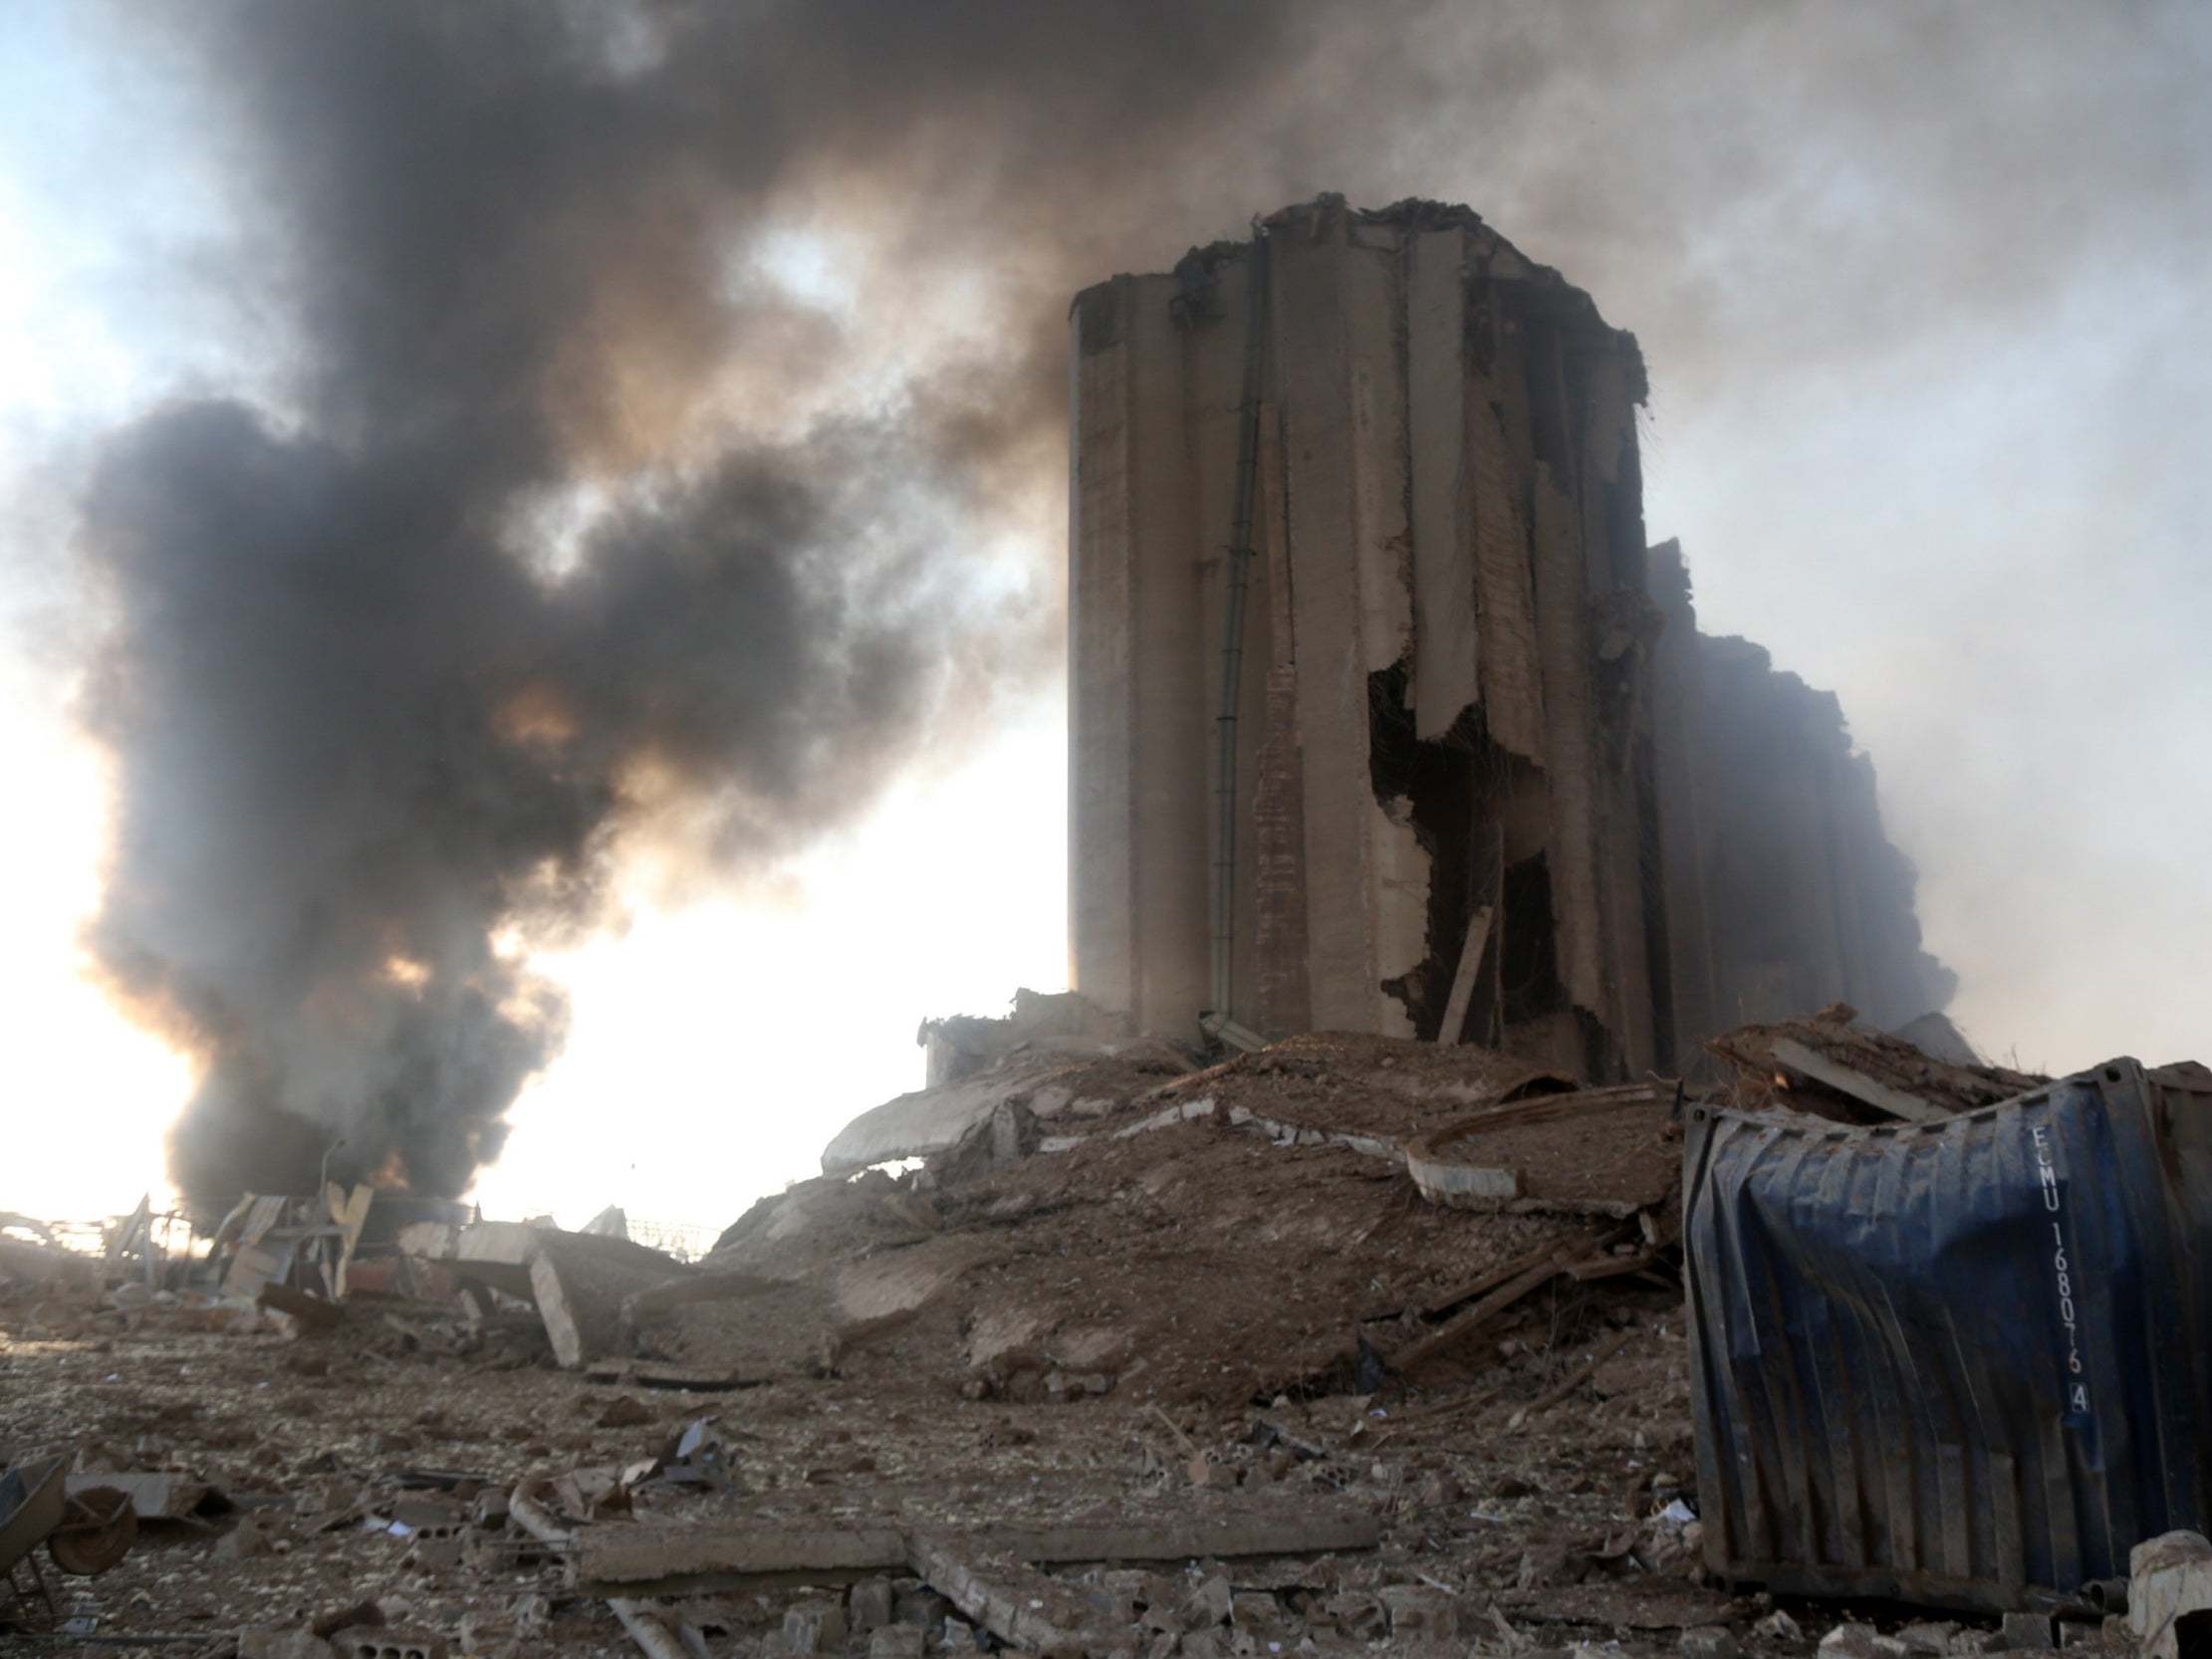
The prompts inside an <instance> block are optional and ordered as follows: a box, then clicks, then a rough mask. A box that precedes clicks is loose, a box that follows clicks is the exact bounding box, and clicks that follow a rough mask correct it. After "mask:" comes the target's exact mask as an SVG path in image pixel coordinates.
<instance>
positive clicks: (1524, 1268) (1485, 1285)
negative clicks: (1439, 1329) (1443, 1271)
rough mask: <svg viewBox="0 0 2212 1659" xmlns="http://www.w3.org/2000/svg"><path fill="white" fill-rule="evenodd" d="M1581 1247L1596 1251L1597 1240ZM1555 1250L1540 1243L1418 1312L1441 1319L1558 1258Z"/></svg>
mask: <svg viewBox="0 0 2212 1659" xmlns="http://www.w3.org/2000/svg"><path fill="white" fill-rule="evenodd" d="M1581 1248H1582V1249H1584V1250H1586V1251H1588V1250H1594V1249H1596V1248H1598V1241H1597V1240H1595V1239H1585V1240H1584V1241H1583V1243H1582V1246H1581ZM1559 1251H1560V1247H1559V1246H1558V1245H1557V1244H1556V1243H1545V1244H1540V1245H1538V1246H1537V1247H1536V1248H1535V1249H1534V1250H1532V1251H1529V1252H1528V1253H1527V1254H1526V1255H1522V1256H1516V1257H1514V1258H1513V1260H1512V1261H1510V1262H1502V1263H1500V1264H1499V1265H1498V1266H1497V1267H1495V1268H1492V1269H1491V1270H1490V1271H1489V1272H1488V1273H1484V1274H1480V1275H1478V1276H1477V1277H1475V1278H1473V1279H1470V1280H1468V1281H1467V1282H1466V1283H1465V1284H1463V1285H1460V1286H1458V1287H1456V1288H1455V1289H1453V1290H1450V1291H1447V1292H1446V1293H1445V1294H1444V1295H1443V1296H1441V1297H1438V1298H1437V1299H1436V1300H1435V1301H1434V1302H1432V1303H1429V1304H1428V1306H1427V1307H1425V1308H1424V1309H1422V1311H1423V1312H1424V1313H1425V1314H1426V1315H1427V1316H1428V1317H1429V1318H1432V1319H1436V1318H1441V1317H1443V1316H1444V1315H1445V1314H1446V1313H1449V1312H1450V1311H1451V1310H1452V1309H1453V1308H1455V1307H1459V1306H1463V1305H1464V1304H1465V1303H1470V1302H1473V1301H1474V1300H1475V1298H1477V1297H1485V1296H1488V1295H1489V1294H1490V1293H1491V1292H1492V1291H1495V1290H1496V1289H1497V1288H1498V1287H1499V1286H1501V1285H1503V1284H1505V1283H1506V1281H1507V1280H1509V1279H1518V1278H1520V1276H1521V1275H1523V1274H1525V1273H1527V1272H1528V1271H1529V1270H1530V1269H1531V1268H1533V1267H1536V1266H1538V1265H1539V1264H1540V1263H1544V1262H1549V1261H1552V1260H1554V1259H1555V1258H1557V1257H1558V1255H1559Z"/></svg>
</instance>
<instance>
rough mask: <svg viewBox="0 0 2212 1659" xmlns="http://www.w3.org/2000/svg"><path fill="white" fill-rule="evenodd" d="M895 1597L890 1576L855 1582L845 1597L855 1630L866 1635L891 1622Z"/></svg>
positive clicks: (847, 1610)
mask: <svg viewBox="0 0 2212 1659" xmlns="http://www.w3.org/2000/svg"><path fill="white" fill-rule="evenodd" d="M894 1599H895V1598H894V1596H893V1594H892V1591H891V1581H890V1580H889V1579H888V1578H862V1579H861V1580H860V1582H859V1583H858V1584H855V1585H854V1586H853V1588H852V1590H851V1591H850V1592H849V1593H848V1594H847V1596H846V1598H845V1607H846V1615H847V1617H848V1618H849V1619H850V1620H851V1622H852V1627H853V1630H854V1632H855V1633H856V1634H858V1635H863V1636H864V1635H866V1634H867V1633H868V1632H869V1631H870V1630H879V1629H881V1628H882V1627H883V1626H884V1625H886V1624H889V1623H890V1622H891V1617H892V1612H891V1609H892V1605H893V1602H894Z"/></svg>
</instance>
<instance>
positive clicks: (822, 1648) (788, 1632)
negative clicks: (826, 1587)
mask: <svg viewBox="0 0 2212 1659" xmlns="http://www.w3.org/2000/svg"><path fill="white" fill-rule="evenodd" d="M845 1633H846V1626H845V1608H844V1606H843V1604H842V1603H840V1602H836V1601H828V1600H820V1601H802V1602H800V1603H799V1604H798V1605H797V1606H795V1607H792V1608H790V1609H789V1610H787V1611H786V1612H785V1614H784V1651H785V1652H786V1653H796V1654H807V1653H833V1652H835V1651H837V1650H838V1649H839V1648H842V1647H843V1646H844V1645H845Z"/></svg>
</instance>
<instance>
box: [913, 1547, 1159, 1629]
mask: <svg viewBox="0 0 2212 1659" xmlns="http://www.w3.org/2000/svg"><path fill="white" fill-rule="evenodd" d="M912 1560H913V1567H914V1571H915V1572H917V1573H918V1574H920V1575H921V1577H922V1579H923V1580H924V1581H926V1582H927V1583H928V1584H929V1585H930V1586H931V1587H932V1588H934V1589H936V1590H938V1591H939V1592H941V1593H942V1594H943V1595H945V1596H946V1597H947V1598H948V1599H949V1600H950V1601H951V1602H952V1604H953V1605H954V1606H955V1607H957V1608H959V1609H960V1611H961V1612H962V1613H964V1614H966V1615H967V1616H968V1618H969V1619H971V1620H973V1621H974V1622H975V1623H977V1624H979V1625H981V1626H982V1627H983V1628H984V1629H986V1630H988V1631H990V1632H991V1634H992V1635H994V1636H996V1637H998V1639H999V1640H1000V1641H1002V1642H1005V1643H1006V1644H1007V1645H1008V1646H1010V1647H1013V1648H1016V1649H1019V1650H1022V1651H1026V1652H1038V1653H1055V1652H1059V1653H1104V1652H1106V1651H1107V1650H1108V1649H1109V1648H1111V1647H1112V1646H1113V1645H1114V1642H1115V1639H1116V1638H1117V1637H1119V1636H1120V1634H1121V1632H1120V1631H1118V1630H1115V1629H1110V1628H1107V1627H1106V1625H1105V1623H1104V1621H1103V1620H1102V1618H1101V1617H1100V1614H1099V1611H1098V1609H1097V1608H1095V1607H1094V1606H1092V1605H1091V1603H1090V1602H1088V1601H1087V1600H1086V1599H1085V1598H1084V1597H1083V1596H1081V1595H1079V1594H1078V1593H1077V1592H1076V1591H1074V1590H1072V1589H1070V1588H1069V1587H1068V1586H1067V1585H1066V1584H1063V1583H1062V1582H1061V1581H1060V1580H1059V1579H1057V1578H1053V1577H1050V1576H1048V1575H1047V1574H1045V1573H1042V1572H1040V1571H1038V1570H1037V1569H1036V1568H1035V1567H1034V1566H1028V1565H1025V1564H1024V1563H1022V1562H1021V1561H1018V1560H1015V1559H1013V1558H1012V1557H1010V1556H1006V1555H991V1554H977V1553H972V1552H970V1551H967V1550H964V1549H962V1548H961V1547H960V1546H959V1545H958V1544H956V1543H954V1542H952V1541H951V1540H946V1539H943V1538H932V1537H928V1536H926V1535H922V1536H917V1537H916V1538H915V1539H914V1540H913V1543H912Z"/></svg>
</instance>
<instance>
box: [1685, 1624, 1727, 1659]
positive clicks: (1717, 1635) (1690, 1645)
mask: <svg viewBox="0 0 2212 1659" xmlns="http://www.w3.org/2000/svg"><path fill="white" fill-rule="evenodd" d="M1678 1646H1679V1647H1680V1650H1681V1654H1682V1659H1737V1655H1738V1654H1740V1653H1741V1652H1742V1651H1743V1650H1742V1649H1741V1648H1740V1647H1738V1646H1737V1645H1736V1638H1735V1637H1734V1636H1733V1635H1732V1634H1731V1633H1729V1632H1728V1631H1726V1630H1724V1629H1722V1628H1721V1627H1720V1626H1719V1625H1717V1624H1701V1625H1699V1626H1697V1627H1696V1628H1695V1629H1694V1630H1685V1631H1683V1632H1682V1639H1681V1641H1680V1643H1679V1644H1678Z"/></svg>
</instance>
